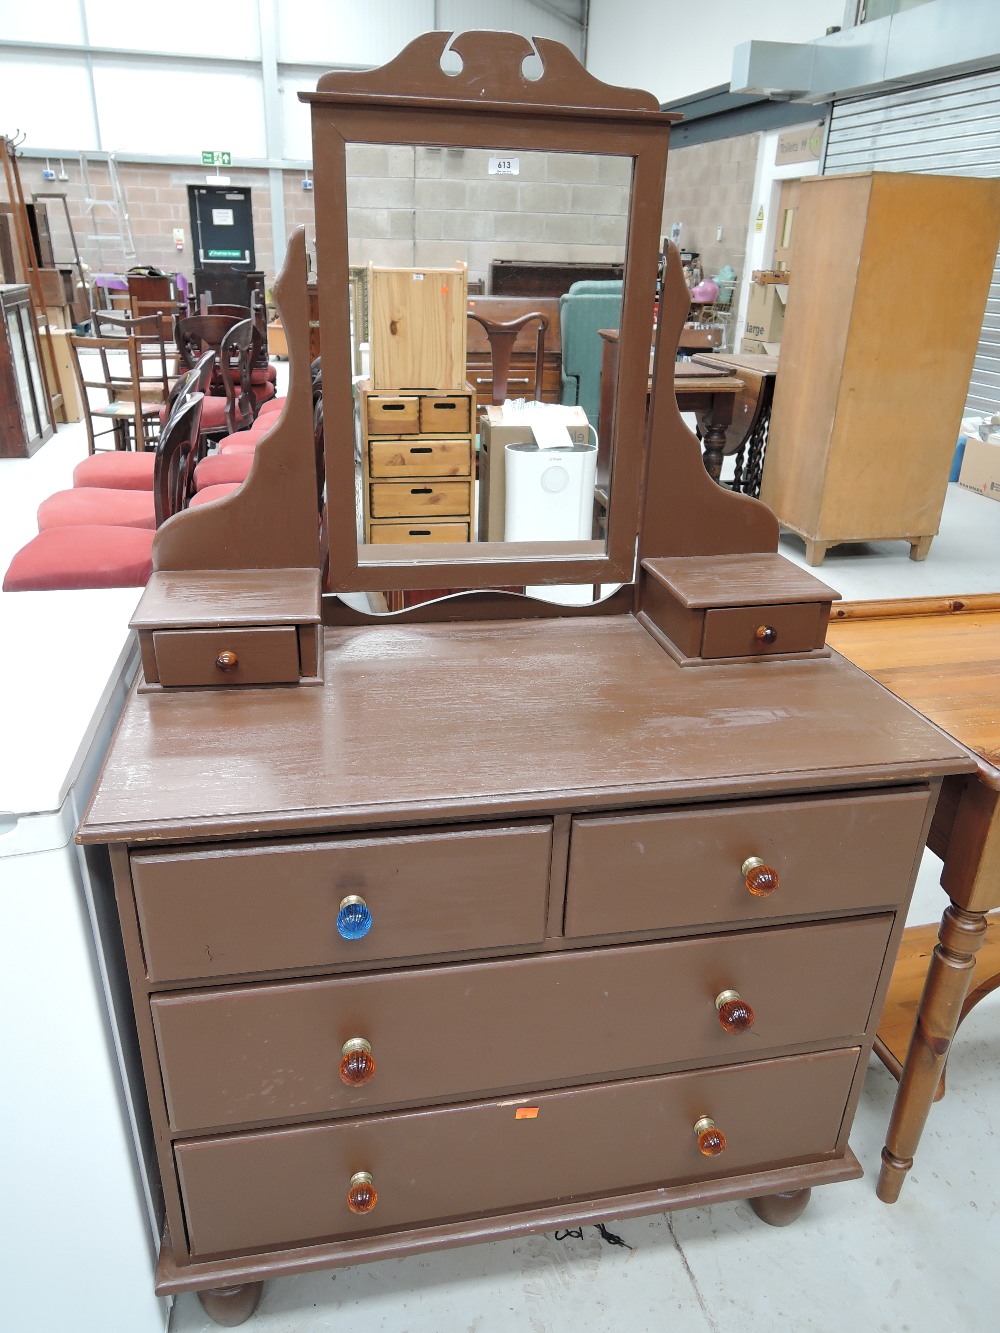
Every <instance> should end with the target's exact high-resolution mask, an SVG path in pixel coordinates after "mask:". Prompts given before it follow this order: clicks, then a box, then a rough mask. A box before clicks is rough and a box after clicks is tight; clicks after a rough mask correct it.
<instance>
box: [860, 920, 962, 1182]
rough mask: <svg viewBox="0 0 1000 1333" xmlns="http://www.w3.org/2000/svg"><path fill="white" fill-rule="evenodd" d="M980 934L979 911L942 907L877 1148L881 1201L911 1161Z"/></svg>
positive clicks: (910, 1164) (940, 1069)
mask: <svg viewBox="0 0 1000 1333" xmlns="http://www.w3.org/2000/svg"><path fill="white" fill-rule="evenodd" d="M985 935H986V917H985V916H984V915H983V913H982V912H967V911H965V909H964V908H961V907H957V906H956V905H955V903H954V902H953V903H952V904H951V906H950V907H947V908H946V909H945V913H944V916H943V918H942V920H941V930H940V932H939V935H938V943H937V945H936V946H935V949H934V952H933V954H932V955H931V961H930V967H929V968H928V971H927V981H926V983H925V985H924V991H923V994H922V996H921V997H920V1006H919V1008H918V1009H917V1021H916V1025H915V1027H914V1029H913V1036H912V1038H911V1040H910V1048H909V1050H908V1051H907V1053H906V1059H905V1061H904V1062H903V1072H902V1075H901V1077H900V1080H899V1088H898V1090H897V1092H896V1100H895V1102H894V1103H893V1108H892V1118H891V1119H890V1121H889V1131H888V1133H887V1135H886V1140H885V1147H884V1148H883V1149H882V1170H881V1172H880V1174H879V1178H878V1186H877V1189H876V1193H877V1194H878V1197H879V1198H880V1199H881V1200H882V1202H883V1203H895V1202H896V1200H897V1199H898V1198H899V1194H900V1190H901V1189H902V1188H903V1180H904V1179H905V1177H906V1173H907V1171H909V1169H910V1167H911V1166H912V1165H913V1154H914V1153H915V1152H916V1150H917V1144H918V1143H919V1142H920V1135H921V1133H922V1132H923V1128H924V1123H925V1122H926V1120H927V1116H928V1114H929V1112H930V1109H931V1103H932V1102H933V1100H934V1093H935V1090H936V1089H937V1086H938V1083H939V1082H940V1080H941V1075H942V1074H943V1072H944V1066H945V1061H946V1060H947V1058H948V1051H949V1049H950V1047H951V1042H952V1038H953V1037H954V1035H955V1031H956V1029H957V1027H958V1023H959V1019H960V1018H961V1015H962V1004H963V1003H964V1001H965V996H966V993H967V991H968V989H969V983H970V981H971V980H972V971H973V968H974V967H975V965H976V957H975V956H976V950H977V949H978V948H979V946H980V945H981V944H982V942H983V939H984V937H985Z"/></svg>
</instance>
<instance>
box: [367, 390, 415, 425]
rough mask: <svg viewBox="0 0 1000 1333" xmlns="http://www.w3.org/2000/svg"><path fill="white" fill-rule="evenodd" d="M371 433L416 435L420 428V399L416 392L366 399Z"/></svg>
mask: <svg viewBox="0 0 1000 1333" xmlns="http://www.w3.org/2000/svg"><path fill="white" fill-rule="evenodd" d="M365 403H366V408H365V410H366V415H367V418H368V432H369V434H371V435H416V433H417V432H418V431H419V430H420V399H419V398H418V397H417V396H416V394H412V395H409V394H382V395H380V396H379V397H371V396H369V397H368V398H367V399H366V400H365Z"/></svg>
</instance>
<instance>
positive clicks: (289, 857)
mask: <svg viewBox="0 0 1000 1333" xmlns="http://www.w3.org/2000/svg"><path fill="white" fill-rule="evenodd" d="M551 840H552V827H551V824H550V823H549V822H548V821H547V820H537V821H526V822H524V823H521V824H509V825H502V826H495V827H492V826H491V827H479V828H466V829H449V830H447V831H443V832H440V833H418V834H413V835H395V834H393V835H385V836H377V835H376V836H373V837H371V838H328V839H317V840H315V841H312V842H295V843H256V844H246V845H239V844H227V845H225V846H222V847H217V848H212V847H209V848H205V849H203V850H199V851H177V852H170V851H165V852H141V853H137V854H136V855H134V856H133V857H132V878H133V882H134V885H135V895H136V905H137V908H138V914H139V924H140V928H141V931H142V940H143V951H144V955H145V958H146V969H147V973H148V975H149V977H150V979H152V980H155V981H167V980H184V979H193V978H196V977H218V976H227V975H236V974H239V973H246V972H260V971H282V970H285V969H290V968H300V967H322V966H330V965H338V964H347V963H353V962H365V961H368V960H372V959H382V958H404V957H408V956H410V955H420V954H430V953H434V954H436V953H449V952H453V951H456V950H466V949H489V948H494V947H500V946H508V945H515V944H532V943H537V942H538V941H539V940H541V939H542V938H543V935H544V931H545V912H546V904H547V900H548V880H549V855H550V848H551ZM355 894H356V895H360V896H362V897H364V899H365V901H366V902H367V903H368V906H369V909H370V911H371V914H372V927H371V930H370V931H369V932H368V934H367V935H365V936H364V937H363V938H361V939H356V940H344V939H341V937H340V936H339V935H338V933H337V927H336V920H337V912H338V910H339V907H340V903H341V900H342V899H343V898H344V897H345V896H348V895H355Z"/></svg>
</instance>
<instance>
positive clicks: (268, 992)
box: [152, 915, 893, 1133]
mask: <svg viewBox="0 0 1000 1333" xmlns="http://www.w3.org/2000/svg"><path fill="white" fill-rule="evenodd" d="M892 921H893V918H892V916H889V915H886V916H877V917H874V916H873V917H865V918H860V919H857V918H855V919H851V920H846V921H840V922H835V923H830V924H822V925H813V926H797V927H779V928H776V929H773V930H758V931H754V932H752V933H750V934H736V935H719V936H714V937H708V938H703V939H695V940H686V941H683V942H679V943H673V944H649V945H636V946H632V947H620V948H617V949H594V950H586V951H576V952H573V953H564V954H555V955H552V954H550V955H547V956H542V957H535V958H522V959H518V960H508V961H498V962H480V963H475V964H464V965H460V966H453V967H435V968H419V969H414V970H412V971H406V972H397V973H392V974H388V975H383V976H378V975H361V976H351V977H342V978H339V979H336V980H316V981H309V982H297V983H294V984H289V985H279V984H273V985H257V986H230V987H225V988H221V989H218V990H214V991H201V992H193V993H187V994H175V995H168V996H161V997H159V998H156V999H154V1000H153V1001H152V1013H153V1025H154V1028H155V1030H156V1038H157V1044H158V1047H159V1052H160V1063H161V1068H162V1072H163V1084H164V1091H165V1093H166V1100H167V1110H168V1114H169V1117H170V1123H171V1127H172V1128H173V1129H174V1130H175V1131H176V1132H179V1133H186V1132H190V1131H194V1130H202V1129H211V1128H217V1127H222V1126H225V1125H237V1124H249V1123H252V1122H264V1121H268V1120H290V1119H296V1118H299V1117H302V1116H319V1115H329V1114H332V1113H335V1112H345V1113H352V1112H353V1113H357V1112H361V1111H363V1110H369V1109H385V1108H387V1107H391V1106H404V1105H407V1104H416V1103H421V1102H425V1103H426V1102H430V1101H438V1100H441V1101H445V1100H457V1099H459V1098H461V1097H469V1096H476V1095H483V1094H485V1093H488V1092H494V1091H499V1090H503V1089H509V1088H523V1087H525V1086H527V1087H539V1086H543V1085H545V1084H549V1085H551V1084H553V1083H560V1082H564V1083H578V1082H583V1081H587V1080H590V1079H594V1080H596V1079H599V1078H603V1077H606V1076H607V1075H609V1074H617V1075H623V1074H628V1073H633V1072H637V1071H639V1070H642V1069H653V1068H660V1069H663V1068H666V1067H668V1066H670V1065H679V1064H682V1063H688V1062H691V1061H696V1060H697V1061H704V1062H712V1063H721V1062H724V1061H731V1060H749V1059H757V1058H760V1057H761V1056H763V1055H772V1054H776V1053H779V1052H782V1053H783V1052H785V1051H788V1050H790V1049H792V1048H794V1047H796V1046H801V1045H805V1044H807V1043H815V1044H820V1043H822V1044H824V1045H826V1044H830V1045H832V1044H834V1043H835V1042H836V1041H838V1040H839V1041H841V1042H846V1041H848V1040H853V1041H859V1040H861V1039H862V1038H863V1035H864V1031H865V1028H866V1026H867V1023H868V1019H869V1015H870V1011H871V1005H872V1000H873V997H874V992H875V987H876V984H877V982H878V979H879V975H880V972H881V969H882V964H883V961H884V958H885V950H886V945H887V944H888V939H889V932H890V930H891V927H892ZM729 989H736V990H738V991H739V993H740V995H741V997H742V999H743V1000H744V1001H745V1002H746V1003H747V1004H749V1005H750V1007H751V1008H752V1009H753V1011H754V1014H755V1022H754V1025H753V1026H752V1027H751V1028H750V1029H749V1030H748V1031H745V1032H737V1033H730V1032H727V1031H725V1030H724V1029H723V1027H722V1025H721V1023H720V1021H719V1015H718V1012H717V1010H716V1006H715V1000H716V997H717V996H718V995H719V994H720V993H721V992H722V991H725V990H729ZM355 1037H362V1038H364V1039H365V1040H366V1041H368V1042H369V1044H370V1046H371V1054H372V1057H373V1058H374V1061H375V1074H374V1077H373V1078H372V1079H371V1081H370V1082H369V1083H367V1084H365V1085H363V1086H362V1087H359V1088H358V1087H347V1086H345V1085H344V1083H343V1082H342V1081H341V1079H340V1076H339V1065H340V1060H341V1049H342V1047H343V1046H344V1044H345V1043H346V1042H348V1041H349V1040H350V1039H351V1038H355Z"/></svg>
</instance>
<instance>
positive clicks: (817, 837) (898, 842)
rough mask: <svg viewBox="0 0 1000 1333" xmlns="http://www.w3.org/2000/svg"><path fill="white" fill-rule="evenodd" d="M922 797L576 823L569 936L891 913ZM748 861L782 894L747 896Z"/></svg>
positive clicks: (910, 858)
mask: <svg viewBox="0 0 1000 1333" xmlns="http://www.w3.org/2000/svg"><path fill="white" fill-rule="evenodd" d="M927 801H928V794H927V791H926V789H923V788H919V789H915V790H905V791H896V792H885V793H873V794H851V795H847V796H826V797H819V798H816V799H802V800H794V799H793V800H784V801H747V802H734V803H733V804H732V805H713V806H703V807H697V806H696V807H687V808H684V809H675V810H664V811H657V812H655V813H652V814H623V815H608V816H603V815H602V816H583V817H581V818H577V819H574V821H573V833H572V841H571V844H570V861H569V881H568V885H567V892H566V917H565V931H566V934H567V935H570V936H587V935H609V934H620V933H622V932H626V931H640V930H672V929H679V928H683V927H688V926H699V925H711V924H714V923H719V924H721V923H724V922H743V921H750V922H753V921H762V920H767V919H769V918H774V917H793V916H812V915H816V914H819V913H824V914H825V913H829V912H836V911H854V910H866V909H867V910H871V909H873V908H878V907H895V906H897V905H898V904H899V903H900V902H901V901H902V900H903V898H904V896H905V894H906V892H907V891H908V889H909V886H910V882H911V879H912V876H913V873H914V869H915V859H914V858H915V850H914V849H915V848H917V847H919V846H920V833H921V829H922V828H923V822H924V818H925V815H926V813H927ZM750 857H759V858H761V859H762V860H763V861H764V862H766V864H767V865H768V866H771V867H773V868H774V869H775V870H776V871H777V873H778V877H779V880H780V885H779V887H778V888H777V889H776V890H775V891H774V892H772V893H770V894H769V895H768V896H766V897H756V896H754V895H753V894H752V893H750V892H749V891H748V890H747V887H746V882H745V879H744V875H743V871H742V866H743V864H744V862H745V861H746V860H747V859H748V858H750Z"/></svg>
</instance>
